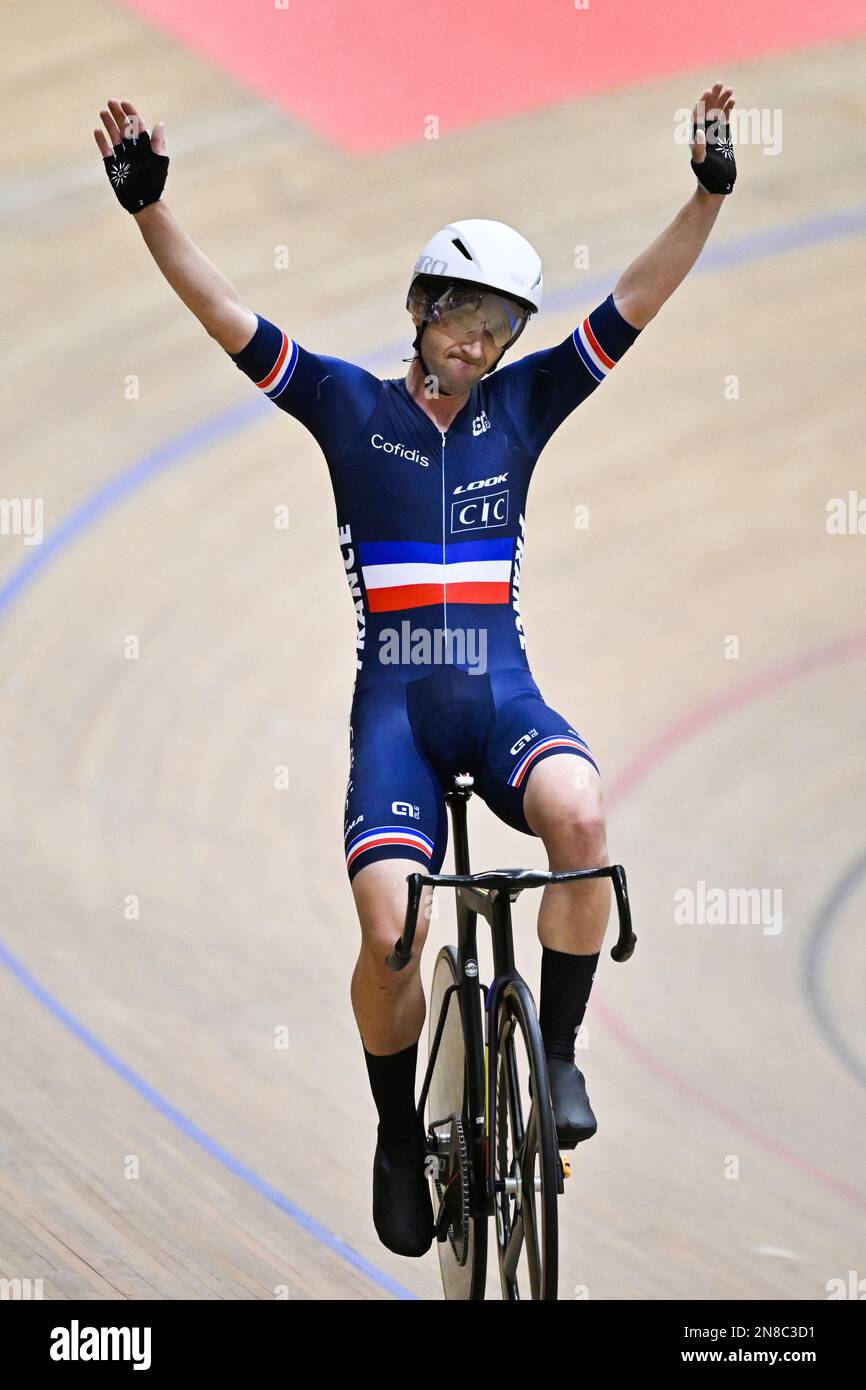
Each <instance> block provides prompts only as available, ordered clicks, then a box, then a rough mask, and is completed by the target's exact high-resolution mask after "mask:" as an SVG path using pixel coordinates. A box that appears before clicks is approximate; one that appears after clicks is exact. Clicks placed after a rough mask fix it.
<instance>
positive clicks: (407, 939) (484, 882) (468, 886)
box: [386, 774, 636, 1216]
mask: <svg viewBox="0 0 866 1390" xmlns="http://www.w3.org/2000/svg"><path fill="white" fill-rule="evenodd" d="M472 786H473V779H472V777H470V776H469V775H468V774H464V775H461V776H457V777H455V778H454V787H453V790H452V791H449V792H446V794H445V799H446V801H447V803H448V807H449V810H450V812H451V820H452V828H453V836H454V864H455V868H456V873H454V874H423V873H413V874H409V875H407V879H406V882H407V884H408V890H409V891H408V902H407V906H406V920H405V924H404V927H403V933H402V936H401V937H400V939H399V940H398V941H397V942H396V943H395V945H394V950H393V951H392V952H391V954H390V955H389V956H388V957H387V960H386V964H387V966H388V969H389V970H394V971H397V970H402V969H404V968H405V966H407V965H408V964H409V961H410V960H411V959H412V945H413V942H414V939H415V931H416V928H417V925H418V911H419V909H420V906H421V890H422V888H423V887H425V886H428V885H429V886H431V887H433V888H437V887H441V888H454V889H455V890H456V898H457V972H458V983H457V984H456V985H452V986H451V987H450V988H449V989H448V990H447V991H446V994H445V997H444V998H443V1001H442V1007H441V1010H440V1015H439V1022H438V1025H437V1029H436V1033H435V1035H434V1039H433V1044H432V1047H431V1049H430V1058H429V1061H428V1064H427V1071H426V1073H425V1076H424V1084H423V1086H422V1088H421V1095H420V1098H419V1101H418V1114H419V1117H420V1119H421V1122H422V1125H423V1122H424V1108H425V1106H426V1103H427V1093H428V1091H429V1089H430V1082H431V1079H432V1076H433V1069H434V1067H435V1065H436V1057H437V1055H438V1052H439V1044H440V1041H441V1038H442V1034H443V1032H444V1029H445V1023H446V1019H447V1016H448V1009H449V1007H450V1006H451V996H452V994H455V993H456V994H457V998H458V1005H459V1008H460V1013H461V1018H462V1025H463V1034H464V1038H465V1042H466V1090H467V1094H466V1116H467V1118H468V1120H469V1132H468V1133H467V1134H466V1142H467V1144H468V1146H469V1149H470V1153H471V1160H472V1161H471V1169H472V1171H473V1172H475V1173H484V1174H486V1175H488V1179H489V1172H490V1169H489V1165H488V1163H487V1154H486V1143H487V1117H488V1076H487V1058H488V1055H489V1056H495V1053H496V1039H495V1038H494V1037H491V1036H490V1027H491V1023H490V1021H491V1020H493V1026H494V1028H495V1021H496V1016H497V1007H496V1006H497V1002H498V999H499V996H500V994H501V993H502V991H503V990H504V989H506V988H507V987H508V986H509V985H512V986H514V987H517V988H523V989H526V988H527V986H526V984H525V981H524V980H523V978H522V976H521V975H520V974H519V973H518V971H517V970H516V968H515V965H514V950H513V942H512V932H511V904H512V902H514V901H516V899H517V897H518V896H519V894H520V893H522V892H523V890H524V888H543V887H545V886H546V885H547V884H548V883H570V882H574V881H576V880H578V879H592V878H609V879H610V880H611V882H612V884H613V891H614V896H615V899H616V905H617V911H618V915H619V936H618V939H617V942H616V944H615V945H614V946H613V947H612V948H611V956H612V957H613V959H614V960H616V961H626V960H628V959H629V957H630V956H631V954H632V952H633V951H634V947H635V941H636V937H635V935H634V932H633V931H632V926H631V909H630V906H629V900H628V887H627V884H626V878H625V870H624V869H623V867H622V865H621V864H611V865H607V866H605V867H604V868H598V869H572V870H567V871H564V872H558V873H557V872H550V871H548V872H543V871H540V870H539V871H536V870H532V869H497V870H492V871H487V872H484V873H480V874H472V873H471V872H470V867H469V834H468V829H467V822H466V804H467V802H468V800H469V798H470V796H471V795H472ZM479 914H480V915H481V916H482V917H484V919H485V920H486V921H487V922H489V924H490V928H491V932H492V938H493V981H492V983H491V985H490V987H489V988H488V989H487V991H486V999H485V1005H484V1011H483V1022H482V1006H481V999H480V996H479V991H480V990H483V989H484V986H483V985H482V984H481V982H480V980H479V978H478V954H477V938H476V922H477V919H478V916H479ZM485 1046H486V1047H487V1051H485ZM493 1212H494V1193H493V1190H492V1186H491V1184H490V1182H489V1180H488V1181H487V1183H486V1184H485V1191H484V1192H473V1194H472V1215H473V1216H485V1215H486V1216H491V1215H493Z"/></svg>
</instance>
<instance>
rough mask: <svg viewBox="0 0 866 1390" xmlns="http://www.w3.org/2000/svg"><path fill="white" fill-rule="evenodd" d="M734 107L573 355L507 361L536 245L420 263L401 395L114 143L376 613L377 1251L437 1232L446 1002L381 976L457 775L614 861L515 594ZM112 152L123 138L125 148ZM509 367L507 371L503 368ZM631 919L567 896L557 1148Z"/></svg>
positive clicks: (562, 890) (367, 901)
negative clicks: (429, 1040) (183, 210)
mask: <svg viewBox="0 0 866 1390" xmlns="http://www.w3.org/2000/svg"><path fill="white" fill-rule="evenodd" d="M732 109H733V93H732V92H731V89H730V88H729V87H726V86H724V85H723V84H722V83H716V84H715V85H714V86H713V87H712V88H710V89H708V90H707V91H705V92H704V94H703V96H702V98H701V99H700V101H699V103H698V104H697V105H696V107H695V110H694V112H693V127H692V132H691V136H692V138H691V145H690V149H691V154H692V169H693V170H694V172H695V173H696V175H697V178H698V187H697V188H696V189H695V191H694V193H693V195H692V197H691V198H690V199H689V201H688V202H687V203H686V204H685V206H684V207H683V208H682V209H681V210H680V212H679V213H678V214H677V216H676V217H675V219H674V221H673V222H672V223H671V224H670V226H669V227H668V228H667V229H666V230H665V231H664V232H662V234H661V235H660V236H659V237H658V238H657V240H656V241H655V242H654V243H653V244H652V245H651V246H650V247H649V249H648V250H647V251H645V252H644V253H643V254H642V255H641V256H639V257H638V258H637V260H635V261H634V262H633V264H632V265H630V266H629V268H628V269H627V270H626V271H625V273H624V274H623V275H622V276H621V277H620V279H619V281H618V282H617V284H616V285H615V287H614V289H613V291H612V293H611V294H609V295H608V296H607V298H606V299H605V300H604V301H603V303H601V304H600V305H599V306H598V307H597V308H596V309H594V310H593V311H592V312H591V313H590V314H589V315H588V317H587V318H585V319H584V320H583V321H582V322H581V323H580V324H579V325H578V327H577V328H576V329H575V331H574V332H573V333H571V334H569V335H568V337H566V338H565V340H564V341H563V342H561V343H559V344H557V345H556V346H554V347H552V348H547V349H544V350H542V351H539V352H534V353H531V354H529V355H528V356H526V357H523V358H522V359H520V360H518V361H514V362H511V363H510V364H508V365H506V366H504V367H501V368H500V367H499V364H500V362H501V360H502V358H503V355H504V354H505V353H506V352H507V351H508V350H509V349H510V348H512V347H513V346H514V344H515V342H516V341H517V339H518V338H519V336H520V334H521V332H522V331H523V328H524V327H525V325H526V323H527V321H528V319H529V317H530V316H531V315H532V314H534V313H537V312H538V310H539V309H540V307H541V301H542V287H543V279H542V270H541V262H540V260H539V257H538V255H537V253H536V252H535V250H534V249H533V248H532V246H531V245H530V244H529V242H528V241H526V240H525V239H524V237H522V236H521V235H520V234H519V233H517V232H516V231H514V230H513V229H512V228H510V227H507V226H505V225H504V224H502V223H500V222H491V221H486V220H483V219H469V220H465V221H461V222H455V223H452V224H449V225H448V226H446V227H444V228H442V230H441V231H439V232H437V233H436V235H435V236H434V237H433V238H432V239H431V240H430V241H429V242H428V244H427V245H426V246H425V248H424V250H423V251H422V253H421V255H420V257H419V258H418V261H417V262H416V265H415V268H414V271H413V273H412V276H411V279H410V284H409V291H408V297H407V309H408V311H409V313H410V314H411V316H412V321H413V324H414V327H415V340H414V344H413V348H414V354H415V355H414V357H413V358H412V359H411V361H410V365H409V370H408V372H407V374H406V376H405V378H395V379H391V380H384V381H383V380H380V379H379V378H378V377H376V376H373V375H372V374H371V373H369V372H367V371H365V370H363V369H362V368H361V367H358V366H355V365H353V364H351V363H349V362H346V361H343V360H342V359H340V358H336V357H329V356H321V355H319V354H316V353H313V352H310V351H309V350H307V349H306V348H304V347H302V346H300V345H299V344H298V343H296V342H294V341H293V340H292V339H291V338H289V337H288V336H287V335H286V334H285V333H284V332H283V330H282V329H281V328H279V327H277V326H276V325H274V324H273V323H271V322H270V321H269V320H267V319H265V318H263V317H262V316H260V315H257V314H255V313H253V312H252V311H251V310H250V309H248V308H247V307H246V306H245V305H244V304H243V302H242V300H241V298H240V296H239V295H238V293H237V291H236V290H235V289H234V287H233V286H232V285H231V284H230V283H229V282H228V281H227V280H226V279H225V278H224V277H223V276H222V275H221V274H220V272H219V271H218V270H217V269H216V268H215V267H214V266H213V265H212V264H211V262H210V261H208V260H207V259H206V257H205V256H203V255H202V253H201V252H200V251H199V250H198V249H197V248H196V247H195V246H194V245H193V243H192V242H191V241H190V239H189V238H188V237H187V236H186V235H185V233H184V232H183V231H182V230H181V228H180V226H179V225H178V223H177V220H176V219H175V217H174V215H173V213H172V212H171V211H170V209H169V208H168V207H167V205H166V204H165V202H164V201H163V200H162V198H161V193H162V189H163V186H164V183H165V175H166V169H167V165H168V158H167V156H166V154H165V131H164V127H163V126H162V125H161V124H159V125H157V126H156V127H155V129H154V132H153V140H152V142H151V139H150V137H149V135H148V134H147V132H146V130H145V129H144V126H143V123H142V122H141V119H140V117H139V116H138V113H137V112H136V111H135V108H134V107H133V106H132V104H131V103H129V102H122V103H118V102H114V101H112V102H109V104H108V109H107V110H105V111H103V112H101V113H100V114H101V117H102V121H103V124H104V126H105V133H103V132H102V131H95V132H94V133H95V136H96V140H97V144H98V146H99V149H100V152H101V154H102V155H103V158H104V161H105V167H106V170H107V172H108V175H109V177H110V179H111V181H112V184H113V186H114V188H115V191H116V193H117V196H118V198H119V200H120V201H121V203H122V205H123V206H124V207H125V208H126V209H127V210H128V211H129V212H131V213H132V214H133V215H134V216H135V217H136V220H137V222H138V225H139V228H140V230H141V233H142V235H143V237H144V240H145V242H146V244H147V247H148V249H149V250H150V252H151V254H152V255H153V258H154V260H155V261H156V263H157V265H158V266H159V268H160V270H161V271H162V273H163V275H164V276H165V278H166V279H167V280H168V282H169V284H170V285H171V286H172V287H173V289H174V290H175V291H176V292H177V294H178V295H179V296H180V298H181V299H182V300H183V302H184V303H185V304H186V305H187V307H188V308H189V309H191V310H192V312H193V313H194V314H195V315H196V317H197V318H198V319H199V320H200V322H201V323H202V325H203V326H204V328H205V329H206V330H207V332H208V333H209V334H210V336H211V337H212V338H214V339H215V340H216V341H217V342H218V343H219V344H220V345H221V346H222V347H223V348H224V350H225V351H226V352H227V353H228V354H230V355H231V357H232V359H233V360H234V362H235V364H236V365H237V367H239V368H240V370H241V371H243V372H244V373H245V374H246V375H247V376H249V377H251V379H252V380H253V381H254V382H255V383H256V385H257V386H258V387H259V389H260V390H261V391H262V392H263V393H264V394H265V395H266V396H268V397H269V398H270V399H271V400H272V401H273V402H274V404H275V405H277V406H279V407H280V408H281V409H282V410H285V411H286V412H287V413H289V414H290V415H293V416H294V417H295V418H296V419H297V420H299V421H300V422H301V423H302V424H303V425H304V426H305V427H306V428H307V429H308V430H309V431H311V433H312V434H313V435H314V437H315V438H316V440H317V441H318V443H319V444H320V446H321V448H322V451H323V453H324V455H325V459H326V462H327V465H328V469H329V472H330V476H331V482H332V485H333V490H334V496H335V500H336V506H337V526H338V539H339V543H340V547H341V551H342V556H343V562H344V565H345V569H346V574H347V578H348V582H349V587H350V592H351V595H352V600H353V602H354V606H355V611H356V616H357V636H356V666H357V675H356V683H355V690H354V696H353V702H352V713H351V724H350V770H349V782H348V788H347V795H346V805H345V825H344V831H345V845H346V866H347V871H348V875H349V878H350V881H351V886H352V892H353V895H354V899H355V904H356V908H357V912H358V916H359V920H360V925H361V949H360V953H359V956H358V961H357V965H356V967H355V971H354V975H353V978H352V988H351V997H352V1004H353V1008H354V1013H355V1018H356V1021H357V1024H358V1029H359V1032H360V1036H361V1042H362V1045H363V1050H364V1059H365V1063H366V1067H367V1072H368V1076H369V1081H370V1087H371V1090H372V1095H373V1099H374V1102H375V1105H376V1109H377V1112H378V1117H379V1123H378V1130H377V1145H376V1156H375V1160H374V1170H373V1217H374V1223H375V1226H376V1230H377V1232H378V1234H379V1237H380V1239H381V1240H382V1242H383V1243H384V1244H385V1245H387V1246H388V1247H389V1248H390V1249H392V1250H395V1251H397V1252H398V1253H401V1254H405V1255H421V1254H423V1253H424V1252H425V1251H426V1250H427V1249H429V1246H430V1244H431V1241H432V1238H433V1217H432V1206H431V1199H430V1192H429V1187H428V1183H427V1180H426V1178H425V1174H424V1167H423V1159H424V1153H425V1137H424V1132H423V1127H422V1125H421V1123H420V1122H419V1119H418V1116H417V1114H416V1110H415V1072H416V1064H417V1049H418V1038H419V1036H420V1033H421V1029H422V1026H423V1022H424V1015H425V1003H424V995H423V991H422V987H421V982H420V976H419V970H418V964H419V956H420V950H421V948H422V946H423V942H424V937H425V934H426V933H425V926H424V920H423V917H424V914H422V922H421V924H420V925H419V931H418V936H417V937H416V941H417V943H418V948H419V949H418V952H416V955H415V958H414V960H413V961H412V963H411V965H410V966H409V967H408V968H407V969H406V970H404V971H402V972H399V973H396V974H391V973H390V972H388V971H387V970H386V968H385V964H384V962H385V957H386V955H387V954H388V952H389V951H390V950H391V948H392V947H393V944H394V941H395V940H396V938H397V937H398V936H399V934H400V930H401V928H402V923H403V915H404V911H405V901H406V875H407V874H408V873H410V872H412V871H413V870H414V869H416V868H417V866H418V865H419V864H421V865H422V866H423V867H424V868H425V869H426V870H428V871H430V872H432V873H436V872H438V871H439V869H440V867H441V864H442V860H443V857H444V854H445V848H446V837H447V819H446V813H445V801H444V793H445V790H446V789H447V788H448V786H449V785H450V778H451V775H452V774H453V773H455V772H466V771H468V772H470V773H472V775H473V776H474V779H475V788H476V790H477V792H478V793H479V795H480V796H481V797H482V798H483V799H484V800H485V801H486V802H487V804H488V805H489V806H490V808H491V809H492V810H493V811H494V813H495V814H496V815H497V816H499V817H500V818H501V819H502V820H504V821H506V822H507V823H508V824H509V825H511V826H513V827H516V828H517V829H519V830H521V831H523V832H525V833H526V834H530V835H535V836H538V837H539V838H540V839H541V840H542V842H543V844H544V847H545V850H546V853H547V856H548V861H549V865H550V868H552V869H572V868H580V867H584V866H589V865H601V864H604V863H607V848H606V842H605V824H604V812H603V802H602V788H601V779H600V775H599V770H598V767H597V764H596V761H595V758H594V756H593V754H592V752H591V750H590V747H589V745H588V743H587V741H586V740H585V738H584V737H583V735H582V734H581V733H579V732H578V730H577V729H576V728H575V727H574V726H573V725H572V724H570V723H569V722H568V721H567V719H565V718H564V717H563V716H562V715H560V714H558V713H556V712H555V711H554V710H552V709H550V708H549V707H548V706H547V705H546V704H545V702H544V700H543V699H542V696H541V694H540V692H539V689H538V686H537V685H536V684H535V682H534V680H533V678H532V675H531V672H530V668H529V665H528V662H527V657H526V641H525V634H524V630H523V623H522V619H521V616H520V575H521V564H522V558H523V547H524V539H525V508H526V495H527V490H528V486H529V482H530V478H531V475H532V471H533V468H534V466H535V463H536V461H537V459H538V456H539V454H540V452H541V450H542V449H543V448H544V445H545V444H546V443H547V441H548V440H549V439H550V437H551V435H552V434H553V432H554V431H555V430H556V429H558V427H559V426H560V425H561V424H562V422H563V421H564V420H565V419H566V417H567V416H568V415H569V414H570V413H571V411H572V410H574V409H575V407H576V406H578V405H579V404H580V403H581V402H582V401H584V400H585V399H586V398H587V397H588V396H589V395H590V394H591V393H592V392H593V391H594V390H595V388H596V387H597V386H598V385H599V383H600V382H601V381H603V380H604V378H605V377H606V376H607V375H608V373H609V372H610V371H611V370H612V369H613V367H614V365H615V364H616V363H617V362H618V361H619V360H620V359H621V358H622V357H623V355H624V353H626V352H627V351H628V349H629V348H630V347H631V346H632V344H633V343H634V342H635V340H636V339H637V337H638V334H639V333H640V332H641V330H642V329H643V328H644V327H645V325H646V324H647V323H649V321H650V320H651V319H652V318H653V317H654V316H655V314H656V313H657V312H658V310H659V309H660V307H661V305H662V304H663V303H664V302H665V300H666V299H667V298H668V297H669V296H670V295H671V294H672V293H673V291H674V290H675V289H676V287H677V285H679V284H680V282H681V281H682V280H683V278H684V277H685V275H686V274H687V273H688V271H689V270H690V269H691V267H692V266H693V264H694V262H695V261H696V260H697V257H698V255H699V253H700V251H701V248H702V247H703V245H704V243H705V241H706V239H707V237H708V235H709V233H710V230H711V228H712V226H713V223H714V221H715V219H716V216H717V214H718V212H719V209H720V206H721V203H722V200H723V198H724V196H725V194H726V193H728V192H730V190H731V188H732V187H733V181H734V178H735V166H734V160H733V151H732V148H731V145H730V142H729V140H728V139H727V120H728V116H729V113H730V111H731V110H732ZM106 137H107V138H106ZM492 373H495V374H494V375H491V374H492ZM609 911H610V890H609V886H608V884H607V881H606V880H604V881H593V882H591V883H588V884H587V883H584V884H570V885H557V886H555V887H548V888H547V889H546V890H545V893H544V895H543V898H542V902H541V907H540V912H539V921H538V932H539V938H540V940H541V944H542V961H541V989H540V1009H539V1013H540V1023H541V1031H542V1035H543V1038H544V1045H545V1051H546V1054H547V1059H548V1066H549V1072H550V1084H551V1098H552V1101H553V1108H554V1113H555V1117H556V1129H557V1137H558V1141H559V1143H560V1145H561V1146H562V1147H564V1148H573V1147H574V1146H575V1145H576V1144H577V1143H579V1142H581V1141H582V1140H585V1139H587V1138H589V1137H591V1136H592V1135H593V1134H594V1133H595V1132H596V1128H597V1125H596V1119H595V1116H594V1114H593V1112H592V1109H591V1107H590V1103H589V1098H588V1096H587V1091H586V1085H585V1079H584V1077H583V1074H582V1072H581V1071H580V1070H579V1069H578V1067H577V1066H576V1064H575V1035H576V1032H577V1030H578V1028H579V1027H580V1024H581V1023H582V1021H583V1018H584V1015H585V1011H586V1007H587V1001H588V999H589V994H590V989H591V986H592V981H593V977H594V974H595V969H596V965H597V962H598V959H599V952H600V949H601V944H602V940H603V936H604V932H605V929H606V925H607V920H608V915H609Z"/></svg>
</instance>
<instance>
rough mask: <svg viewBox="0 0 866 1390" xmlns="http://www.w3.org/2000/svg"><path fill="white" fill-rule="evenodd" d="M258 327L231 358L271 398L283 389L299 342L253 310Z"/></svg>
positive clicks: (293, 363)
mask: <svg viewBox="0 0 866 1390" xmlns="http://www.w3.org/2000/svg"><path fill="white" fill-rule="evenodd" d="M256 318H257V319H258V327H257V329H256V331H255V333H254V334H253V336H252V338H251V340H250V341H249V342H248V343H247V345H246V347H245V348H243V349H242V351H241V352H233V353H230V356H231V359H232V361H233V362H234V363H235V365H236V366H238V367H239V368H240V370H241V371H242V372H243V373H244V374H245V375H246V376H248V377H250V378H251V380H253V381H254V382H255V384H256V386H258V388H259V390H260V391H262V392H263V393H264V395H266V396H268V397H269V398H270V399H271V400H272V401H273V400H276V399H277V397H278V396H280V395H281V394H282V392H283V391H285V389H286V387H287V386H288V384H289V382H290V381H291V379H292V374H293V372H294V370H295V367H296V366H297V363H298V345H297V343H295V342H293V341H292V339H291V338H288V337H287V336H286V334H285V333H284V332H283V330H282V329H281V328H277V327H276V325H275V324H273V323H269V322H268V320H267V319H263V318H262V317H261V315H260V314H256Z"/></svg>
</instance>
